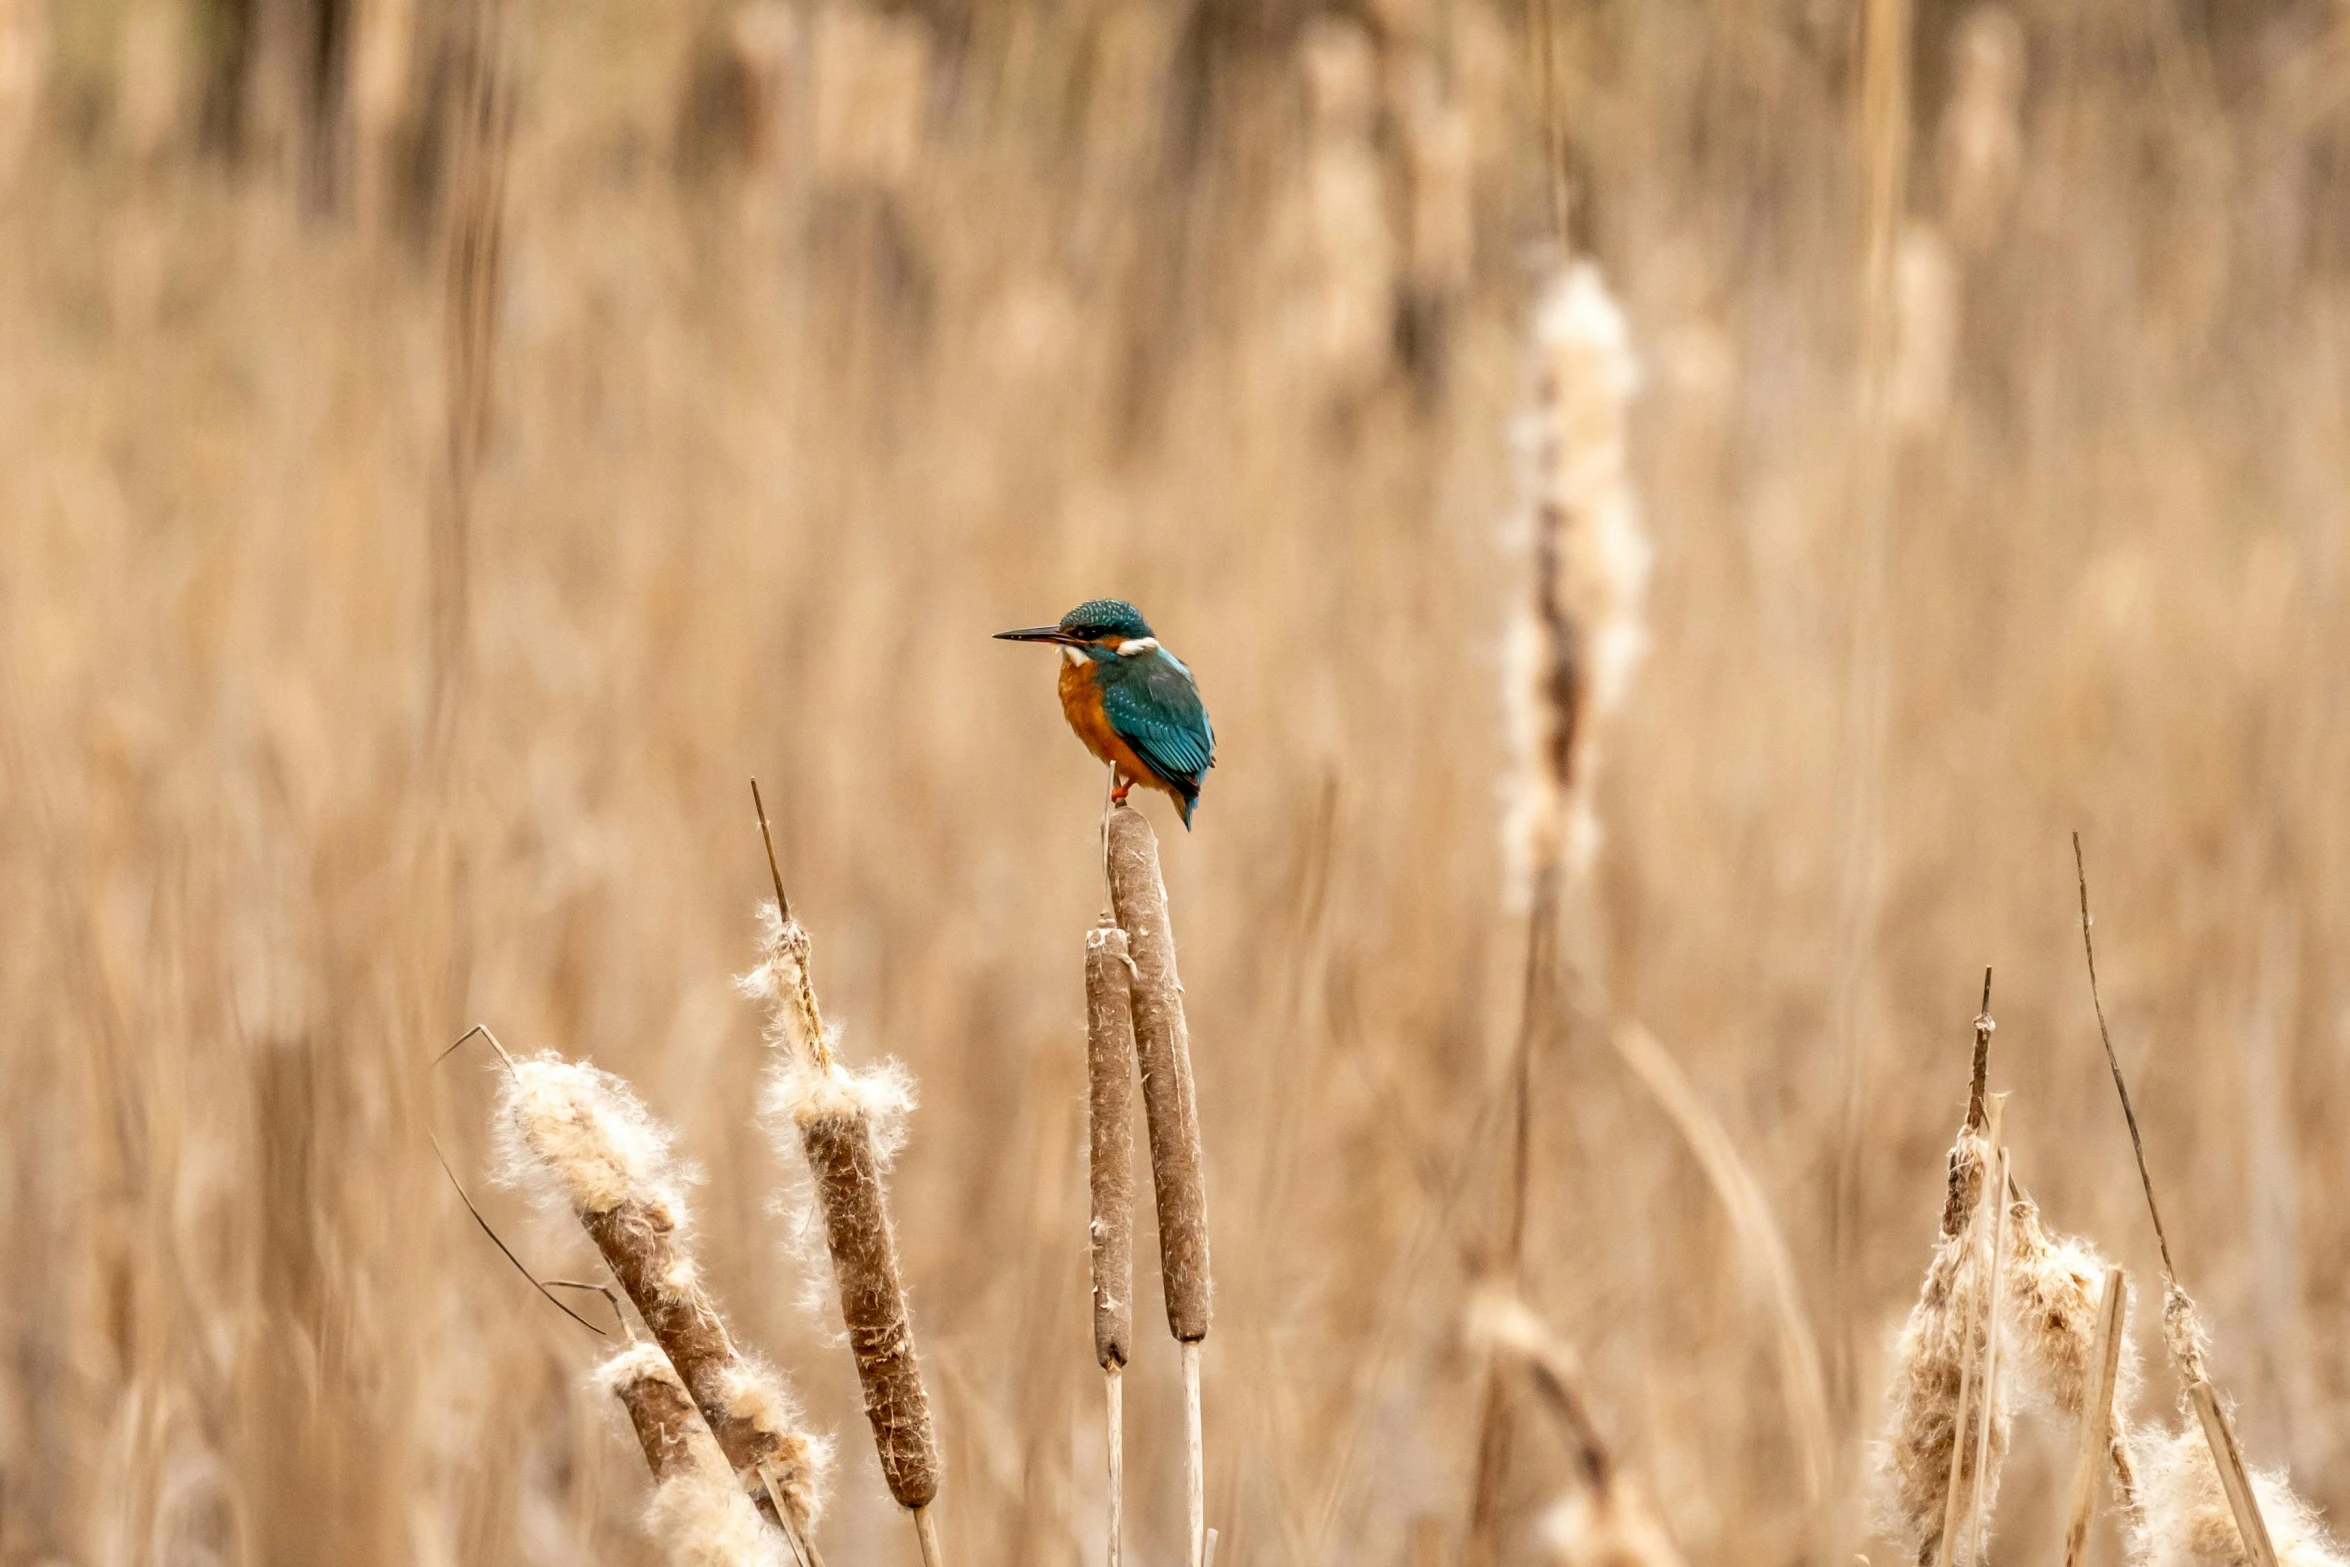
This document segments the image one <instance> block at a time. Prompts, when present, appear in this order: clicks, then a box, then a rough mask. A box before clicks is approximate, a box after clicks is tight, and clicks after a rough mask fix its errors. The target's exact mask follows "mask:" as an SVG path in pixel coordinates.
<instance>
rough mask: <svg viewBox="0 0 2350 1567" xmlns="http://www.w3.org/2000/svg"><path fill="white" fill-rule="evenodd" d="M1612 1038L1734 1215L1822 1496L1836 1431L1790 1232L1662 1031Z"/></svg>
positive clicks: (1797, 1432)
mask: <svg viewBox="0 0 2350 1567" xmlns="http://www.w3.org/2000/svg"><path fill="white" fill-rule="evenodd" d="M1608 1037H1609V1039H1610V1040H1611V1041H1612V1042H1613V1043H1614V1045H1615V1047H1616V1053H1617V1054H1618V1055H1619V1056H1621V1057H1622V1058H1623V1061H1624V1064H1625V1065H1627V1066H1629V1067H1630V1068H1631V1069H1632V1073H1633V1075H1634V1076H1635V1077H1637V1078H1639V1079H1640V1082H1641V1084H1642V1086H1644V1087H1645V1088H1647V1090H1648V1092H1649V1094H1650V1096H1651V1097H1652V1098H1654V1099H1655V1100H1656V1102H1657V1105H1658V1106H1659V1108H1661V1109H1662V1110H1663V1111H1664V1112H1665V1116H1666V1118H1667V1119H1668V1120H1670V1121H1671V1122H1672V1123H1673V1126H1674V1128H1675V1129H1676V1130H1677V1131H1679V1132H1680V1134H1681V1137H1682V1140H1683V1141H1684V1142H1686V1143H1687V1144H1688V1145H1689V1151H1690V1152H1691V1153H1692V1154H1693V1155H1695V1156H1696V1159H1697V1162H1698V1166H1699V1168H1701V1169H1703V1170H1704V1171H1705V1176H1706V1180H1707V1181H1708V1182H1709V1183H1711V1185H1712V1186H1713V1189H1714V1195H1715V1196H1716V1197H1718V1198H1719V1199H1720V1200H1721V1203H1722V1207H1723V1209H1724V1210H1725V1211H1726V1212H1727V1213H1728V1214H1729V1216H1730V1228H1731V1231H1732V1233H1734V1234H1735V1235H1736V1236H1737V1237H1738V1247H1739V1251H1740V1253H1741V1254H1742V1255H1743V1256H1744V1257H1745V1259H1746V1270H1747V1275H1748V1277H1749V1278H1750V1279H1751V1280H1753V1281H1754V1283H1755V1284H1757V1285H1758V1286H1759V1287H1760V1290H1761V1293H1762V1294H1763V1296H1764V1298H1765V1299H1766V1300H1767V1301H1768V1303H1769V1305H1770V1313H1771V1337H1772V1343H1773V1345H1774V1346H1775V1348H1776V1350H1777V1353H1778V1359H1779V1384H1780V1390H1781V1393H1782V1396H1783V1397H1784V1398H1785V1399H1786V1402H1787V1422H1788V1425H1789V1427H1790V1428H1791V1430H1792V1434H1793V1435H1794V1438H1795V1445H1796V1450H1797V1451H1798V1452H1799V1453H1800V1454H1801V1469H1802V1474H1803V1481H1804V1487H1805V1491H1806V1494H1807V1495H1808V1497H1809V1498H1810V1500H1811V1501H1813V1502H1814V1503H1817V1501H1818V1500H1819V1496H1820V1491H1821V1487H1822V1486H1823V1485H1825V1484H1826V1481H1827V1473H1828V1464H1829V1460H1830V1456H1831V1443H1832V1441H1833V1437H1832V1435H1831V1433H1830V1430H1829V1424H1828V1393H1827V1384H1826V1382H1825V1380H1824V1379H1823V1377H1822V1375H1821V1372H1820V1348H1819V1341H1818V1339H1817V1338H1815V1337H1814V1336H1813V1333H1812V1327H1811V1318H1810V1316H1809V1314H1807V1313H1806V1312H1805V1311H1804V1309H1803V1297H1802V1292H1801V1290H1800V1289H1799V1288H1798V1286H1797V1284H1796V1281H1795V1263H1794V1259H1793V1258H1791V1257H1790V1256H1789V1255H1788V1253H1787V1239H1786V1237H1785V1236H1784V1235H1782V1234H1781V1233H1780V1230H1779V1222H1778V1219H1777V1217H1776V1216H1775V1215H1773V1214H1772V1212H1771V1205H1770V1202H1769V1200H1768V1199H1766V1198H1765V1197H1764V1196H1763V1193H1762V1186H1761V1184H1760V1183H1759V1182H1757V1181H1756V1180H1755V1178H1754V1172H1753V1170H1752V1169H1751V1168H1749V1167H1748V1165H1747V1163H1746V1161H1745V1159H1743V1158H1742V1157H1740V1155H1739V1152H1738V1145H1737V1144H1736V1143H1734V1142H1733V1141H1731V1138H1730V1133H1729V1130H1728V1129H1727V1128H1726V1127H1724V1126H1723V1125H1722V1123H1721V1121H1720V1120H1719V1119H1718V1118H1716V1117H1715V1115H1714V1114H1713V1112H1712V1111H1711V1110H1709V1109H1707V1108H1706V1106H1705V1104H1704V1102H1703V1101H1702V1100H1700V1099H1699V1098H1698V1096H1697V1092H1696V1090H1695V1089H1694V1088H1692V1087H1691V1086H1690V1083H1689V1079H1688V1077H1687V1076H1686V1075H1684V1074H1683V1072H1682V1071H1681V1067H1680V1064H1679V1063H1678V1062H1676V1061H1675V1060H1674V1059H1673V1058H1672V1055H1671V1054H1670V1052H1668V1051H1667V1050H1666V1049H1665V1047H1664V1046H1663V1045H1661V1044H1659V1043H1657V1040H1656V1037H1655V1036H1654V1035H1652V1034H1651V1033H1649V1031H1648V1030H1647V1029H1646V1028H1644V1027H1642V1026H1641V1025H1640V1024H1638V1023H1636V1022H1623V1023H1619V1024H1617V1025H1616V1026H1615V1028H1614V1029H1612V1030H1610V1031H1609V1035H1608Z"/></svg>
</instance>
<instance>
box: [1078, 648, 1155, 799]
mask: <svg viewBox="0 0 2350 1567" xmlns="http://www.w3.org/2000/svg"><path fill="white" fill-rule="evenodd" d="M1061 711H1062V713H1063V714H1065V715H1066V716H1067V717H1068V720H1069V727H1070V728H1071V729H1074V730H1076V731H1077V738H1078V739H1080V740H1082V741H1084V742H1085V748H1086V749H1087V750H1089V751H1091V752H1092V753H1093V754H1094V755H1096V756H1098V757H1100V758H1101V759H1102V760H1103V761H1105V762H1108V763H1110V764H1111V765H1112V766H1114V767H1116V768H1117V769H1118V770H1119V771H1120V772H1122V773H1124V774H1125V775H1126V776H1127V777H1129V778H1131V779H1134V780H1136V781H1137V782H1146V781H1147V782H1156V781H1157V775H1156V774H1154V773H1153V772H1152V771H1151V770H1150V769H1149V768H1148V767H1145V766H1144V765H1143V761H1142V758H1141V757H1139V756H1136V755H1135V754H1134V748H1133V747H1132V746H1130V745H1128V744H1127V743H1126V742H1125V741H1123V740H1121V739H1119V738H1118V732H1117V731H1116V730H1115V729H1112V728H1111V727H1110V715H1109V714H1108V713H1106V712H1104V711H1103V710H1102V688H1101V685H1100V683H1099V682H1097V681H1096V680H1095V679H1094V677H1093V661H1092V660H1091V659H1087V660H1086V661H1085V662H1084V663H1082V664H1072V663H1067V662H1064V663H1063V664H1062V665H1061Z"/></svg>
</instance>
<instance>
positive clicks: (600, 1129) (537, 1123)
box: [495, 1051, 692, 1227]
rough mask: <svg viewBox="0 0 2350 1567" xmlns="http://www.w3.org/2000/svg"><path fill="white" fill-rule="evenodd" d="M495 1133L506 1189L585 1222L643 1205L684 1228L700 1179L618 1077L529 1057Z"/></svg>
mask: <svg viewBox="0 0 2350 1567" xmlns="http://www.w3.org/2000/svg"><path fill="white" fill-rule="evenodd" d="M495 1126H496V1169H497V1175H498V1179H499V1181H500V1183H501V1184H504V1185H508V1186H518V1187H522V1188H524V1189H526V1190H532V1191H535V1192H536V1193H537V1194H538V1195H539V1196H540V1197H541V1198H542V1199H556V1200H560V1201H561V1202H562V1203H564V1204H565V1205H567V1206H568V1207H569V1208H570V1209H571V1211H572V1212H573V1213H575V1214H582V1215H584V1214H592V1213H610V1212H611V1211H612V1210H613V1209H615V1208H617V1207H619V1206H620V1205H621V1204H622V1203H624V1202H628V1201H631V1200H633V1201H636V1202H641V1203H644V1204H646V1205H647V1206H648V1207H651V1208H654V1209H656V1210H658V1211H660V1212H662V1213H665V1214H667V1215H668V1216H669V1217H670V1219H671V1220H672V1221H673V1222H675V1223H676V1224H678V1225H680V1226H681V1227H682V1225H683V1224H684V1221H685V1203H684V1198H683V1190H684V1187H685V1186H686V1184H687V1183H688V1182H689V1181H690V1180H691V1179H692V1174H691V1172H690V1171H689V1170H687V1169H685V1168H684V1167H683V1166H681V1165H680V1164H679V1162H678V1160H677V1158H676V1156H675V1154H674V1153H673V1152H672V1151H671V1139H670V1133H669V1130H668V1128H667V1127H664V1126H663V1125H661V1123H660V1122H658V1121H656V1120H655V1119H653V1115H652V1112H651V1111H649V1110H647V1109H646V1108H645V1104H644V1101H643V1100H641V1099H639V1098H638V1097H637V1096H636V1092H635V1090H634V1089H632V1088H630V1087H629V1086H628V1084H627V1083H626V1082H625V1081H623V1080H622V1079H620V1078H617V1077H615V1076H613V1075H612V1074H611V1073H609V1072H603V1071H599V1070H597V1069H596V1068H595V1067H592V1066H589V1065H588V1064H586V1063H585V1062H574V1061H566V1060H564V1059H563V1058H562V1057H561V1056H558V1055H556V1054H554V1053H553V1052H552V1051H545V1052H541V1053H540V1054H538V1055H535V1056H525V1057H523V1058H521V1059H519V1060H517V1061H515V1062H514V1063H513V1070H512V1071H511V1072H510V1073H506V1074H505V1082H504V1087H503V1089H502V1090H501V1092H500V1094H499V1097H498V1109H497V1117H496V1122H495Z"/></svg>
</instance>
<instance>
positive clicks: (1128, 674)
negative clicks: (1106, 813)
mask: <svg viewBox="0 0 2350 1567" xmlns="http://www.w3.org/2000/svg"><path fill="white" fill-rule="evenodd" d="M996 638H997V640H999V641H1003V642H1043V643H1047V644H1050V645H1052V646H1054V647H1058V648H1059V649H1060V650H1061V685H1060V691H1061V712H1062V714H1063V716H1065V717H1066V718H1067V719H1068V720H1069V727H1070V728H1071V729H1074V730H1075V731H1077V738H1078V739H1080V740H1082V741H1084V742H1085V745H1086V749H1088V750H1090V751H1091V752H1093V754H1094V755H1095V756H1097V757H1099V758H1101V760H1103V761H1104V762H1107V763H1108V764H1109V766H1110V770H1111V779H1112V783H1111V788H1110V803H1111V804H1113V805H1116V804H1122V803H1123V802H1124V801H1125V799H1126V792H1127V790H1129V789H1131V788H1133V787H1134V786H1135V785H1136V784H1143V785H1146V786H1147V787H1149V788H1153V789H1157V790H1160V791H1161V792H1163V793H1164V794H1165V795H1166V796H1167V797H1168V798H1169V799H1171V800H1173V801H1174V802H1175V809H1176V810H1177V812H1179V813H1180V814H1181V816H1182V818H1183V825H1184V827H1185V829H1186V830H1188V829H1189V828H1190V826H1191V813H1192V812H1193V810H1194V809H1196V808H1197V806H1198V804H1199V792H1200V785H1201V784H1202V783H1203V782H1204V781H1205V780H1206V778H1207V776H1208V769H1209V768H1211V767H1213V766H1215V765H1216V731H1215V727H1214V726H1213V725H1212V724H1210V723H1209V722H1208V710H1207V708H1206V706H1205V705H1203V704H1202V703H1201V701H1200V695H1199V687H1198V685H1197V684H1196V683H1195V682H1194V681H1193V680H1192V677H1191V669H1190V667H1189V666H1188V665H1186V664H1185V663H1184V662H1183V660H1181V659H1179V658H1177V657H1176V656H1175V655H1174V654H1172V653H1170V652H1168V651H1167V650H1166V649H1165V648H1163V647H1161V646H1160V645H1159V639H1158V637H1157V635H1156V634H1155V633H1153V632H1152V630H1151V628H1150V622H1148V621H1146V620H1144V619H1143V618H1142V612H1141V611H1140V610H1138V609H1136V608H1135V607H1134V606H1133V605H1132V604H1129V603H1127V602H1126V601H1125V600H1123V599H1088V600H1086V601H1085V602H1084V603H1082V604H1080V605H1078V606H1077V607H1076V608H1075V609H1073V610H1071V611H1069V613H1068V614H1066V615H1063V616H1062V617H1061V618H1060V620H1059V621H1058V622H1057V623H1055V624H1053V625H1050V626H1029V627H1027V628H1025V629H1023V630H1019V631H999V632H997V633H996Z"/></svg>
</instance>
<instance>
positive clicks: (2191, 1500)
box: [2130, 1413, 2350, 1567]
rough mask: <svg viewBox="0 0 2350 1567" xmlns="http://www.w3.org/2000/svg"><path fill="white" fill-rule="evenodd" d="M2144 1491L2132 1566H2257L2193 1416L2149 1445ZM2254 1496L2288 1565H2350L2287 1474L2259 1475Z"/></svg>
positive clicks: (2284, 1564)
mask: <svg viewBox="0 0 2350 1567" xmlns="http://www.w3.org/2000/svg"><path fill="white" fill-rule="evenodd" d="M2140 1491H2141V1495H2142V1497H2143V1499H2144V1500H2143V1509H2142V1521H2141V1522H2140V1523H2139V1525H2138V1527H2137V1528H2136V1530H2135V1531H2133V1538H2132V1541H2131V1552H2130V1561H2131V1563H2132V1567H2251V1563H2252V1557H2251V1553H2249V1552H2248V1551H2246V1550H2245V1549H2244V1543H2243V1538H2242V1536H2241V1535H2239V1534H2238V1533H2237V1530H2236V1517H2235V1513H2234V1512H2233V1511H2232V1510H2231V1509H2230V1508H2229V1506H2228V1498H2227V1492H2226V1491H2225V1490H2224V1489H2223V1488H2222V1487H2221V1484H2220V1478H2219V1469H2218V1467H2217V1465H2216V1464H2215V1463H2214V1462H2213V1460H2212V1453H2211V1448H2210V1445H2209V1444H2208V1443H2207V1442H2206V1441H2205V1440H2204V1436H2203V1429H2202V1427H2201V1426H2200V1425H2199V1424H2198V1423H2197V1422H2196V1419H2195V1417H2194V1415H2193V1414H2191V1413H2189V1414H2187V1415H2186V1416H2185V1417H2184V1420H2183V1423H2182V1424H2181V1426H2180V1428H2179V1429H2178V1430H2177V1431H2175V1432H2159V1433H2157V1434H2156V1436H2155V1437H2154V1439H2153V1440H2152V1441H2151V1442H2148V1443H2146V1444H2145V1451H2144V1454H2143V1463H2142V1467H2141V1482H2140ZM2252 1492H2253V1495H2254V1496H2255V1497H2256V1498H2257V1499H2258V1500H2259V1503H2260V1516H2261V1520H2262V1522H2264V1523H2265V1524H2266V1525H2267V1526H2268V1536H2269V1543H2270V1544H2271V1545H2272V1546H2274V1547H2275V1549H2276V1553H2277V1561H2278V1562H2279V1563H2280V1564H2282V1567H2345V1562H2346V1561H2350V1558H2346V1557H2345V1556H2344V1554H2343V1551H2342V1547H2341V1546H2340V1545H2338V1544H2337V1543H2336V1542H2335V1541H2334V1540H2333V1539H2332V1538H2331V1537H2330V1536H2329V1535H2328V1534H2327V1533H2326V1531H2325V1528H2324V1526H2323V1525H2322V1524H2321V1523H2320V1522H2319V1521H2318V1517H2317V1514H2316V1513H2315V1512H2314V1511H2313V1510H2312V1509H2311V1508H2310V1506H2309V1504H2308V1503H2306V1502H2304V1501H2303V1500H2301V1498H2300V1497H2298V1496H2296V1495H2295V1494H2294V1493H2293V1490H2292V1487H2291V1486H2290V1485H2289V1484H2287V1483H2286V1480H2285V1477H2284V1476H2283V1475H2282V1474H2276V1473H2254V1474H2253V1476H2252Z"/></svg>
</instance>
